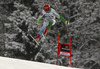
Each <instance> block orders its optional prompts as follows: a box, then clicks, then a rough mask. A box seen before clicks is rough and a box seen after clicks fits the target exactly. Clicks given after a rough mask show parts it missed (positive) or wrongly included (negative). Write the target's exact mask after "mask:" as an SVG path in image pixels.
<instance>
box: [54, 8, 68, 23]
mask: <svg viewBox="0 0 100 69" xmlns="http://www.w3.org/2000/svg"><path fill="white" fill-rule="evenodd" d="M53 13H54V14H55V15H56V16H57V18H58V19H60V20H61V21H63V22H64V23H65V24H67V23H68V21H67V20H66V19H65V18H63V17H62V16H60V15H59V14H58V13H57V12H56V11H55V10H54V9H53Z"/></svg>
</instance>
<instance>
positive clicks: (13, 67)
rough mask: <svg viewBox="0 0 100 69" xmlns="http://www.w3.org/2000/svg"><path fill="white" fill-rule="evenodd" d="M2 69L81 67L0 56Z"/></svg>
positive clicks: (65, 68) (0, 68)
mask: <svg viewBox="0 0 100 69" xmlns="http://www.w3.org/2000/svg"><path fill="white" fill-rule="evenodd" d="M0 69H79V68H70V67H63V66H58V65H52V64H46V63H40V62H34V61H27V60H21V59H13V58H7V57H0Z"/></svg>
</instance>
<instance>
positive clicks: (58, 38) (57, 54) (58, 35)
mask: <svg viewBox="0 0 100 69" xmlns="http://www.w3.org/2000/svg"><path fill="white" fill-rule="evenodd" d="M58 53H59V34H58ZM58 53H57V62H56V65H58V57H59V54H58Z"/></svg>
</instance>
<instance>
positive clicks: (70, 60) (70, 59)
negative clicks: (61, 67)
mask: <svg viewBox="0 0 100 69" xmlns="http://www.w3.org/2000/svg"><path fill="white" fill-rule="evenodd" d="M71 57H72V56H71V37H70V67H72V62H71V61H72V59H71Z"/></svg>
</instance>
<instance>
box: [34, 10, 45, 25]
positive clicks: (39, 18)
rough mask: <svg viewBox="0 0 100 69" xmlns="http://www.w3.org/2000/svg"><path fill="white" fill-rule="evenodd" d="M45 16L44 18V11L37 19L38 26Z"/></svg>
mask: <svg viewBox="0 0 100 69" xmlns="http://www.w3.org/2000/svg"><path fill="white" fill-rule="evenodd" d="M43 16H44V14H43V11H42V12H41V14H40V16H39V17H38V19H37V22H36V24H37V25H38V24H39V23H40V20H41V19H42V17H43Z"/></svg>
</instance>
